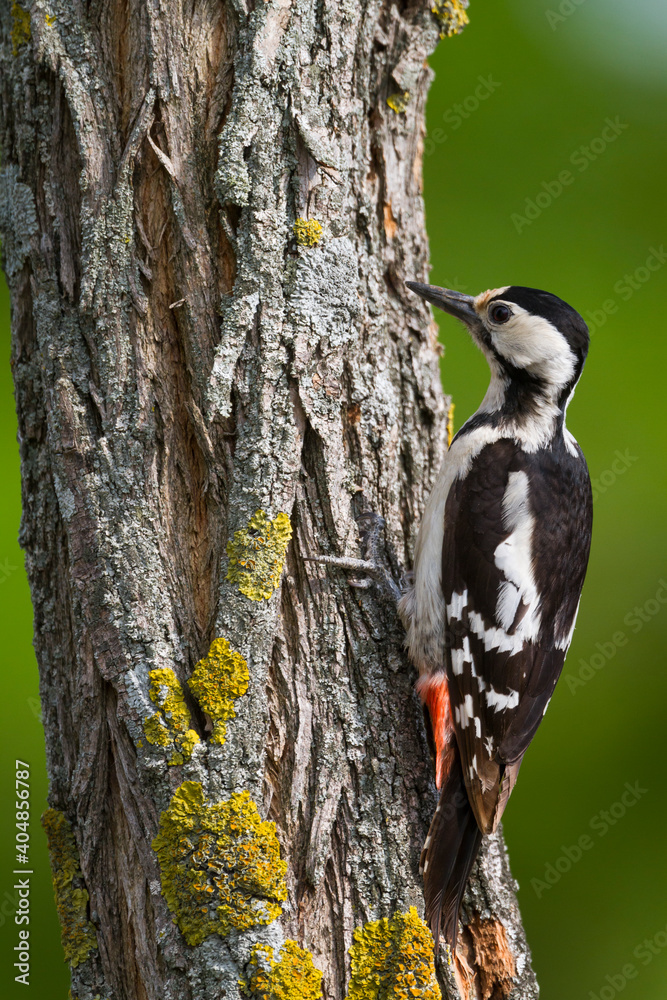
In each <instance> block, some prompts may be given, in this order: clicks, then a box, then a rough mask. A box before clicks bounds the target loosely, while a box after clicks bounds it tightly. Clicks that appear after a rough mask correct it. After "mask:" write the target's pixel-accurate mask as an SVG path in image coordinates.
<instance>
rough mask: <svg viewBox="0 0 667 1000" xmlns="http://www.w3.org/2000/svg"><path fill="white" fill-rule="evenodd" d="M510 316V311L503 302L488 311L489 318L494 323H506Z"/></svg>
mask: <svg viewBox="0 0 667 1000" xmlns="http://www.w3.org/2000/svg"><path fill="white" fill-rule="evenodd" d="M511 315H512V310H511V309H510V307H509V306H506V305H505V303H504V302H497V303H496V304H495V305H493V306H491V308H490V309H489V316H490V317H491V319H492V320H493V322H494V323H506V322H507V320H508V319H509V318H510V316H511Z"/></svg>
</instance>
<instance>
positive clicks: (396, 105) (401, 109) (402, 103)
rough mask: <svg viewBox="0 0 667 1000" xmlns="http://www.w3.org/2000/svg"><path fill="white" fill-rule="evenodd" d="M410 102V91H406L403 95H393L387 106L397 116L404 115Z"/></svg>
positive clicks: (388, 99)
mask: <svg viewBox="0 0 667 1000" xmlns="http://www.w3.org/2000/svg"><path fill="white" fill-rule="evenodd" d="M409 102H410V91H409V90H404V91H403V92H402V93H397V94H392V95H391V97H388V98H387V104H388V105H389V107H390V108H391V110H392V111H395V112H396V114H397V115H402V114H404V113H405V110H406V108H407V106H408V104H409Z"/></svg>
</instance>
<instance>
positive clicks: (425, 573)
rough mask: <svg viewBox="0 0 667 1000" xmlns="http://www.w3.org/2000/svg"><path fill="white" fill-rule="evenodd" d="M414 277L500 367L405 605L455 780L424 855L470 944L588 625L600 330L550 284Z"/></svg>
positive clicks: (431, 913) (448, 924)
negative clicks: (559, 690)
mask: <svg viewBox="0 0 667 1000" xmlns="http://www.w3.org/2000/svg"><path fill="white" fill-rule="evenodd" d="M408 284H409V287H410V288H411V289H412V290H413V291H415V292H417V294H419V295H421V296H422V297H423V298H425V299H426V300H427V301H429V302H431V303H433V304H434V305H437V306H439V307H440V308H441V309H444V310H445V311H446V312H448V313H451V314H453V315H454V316H456V317H457V318H459V319H461V320H462V321H463V322H464V323H465V324H466V325H467V327H468V329H469V331H470V333H471V335H472V337H473V339H474V340H475V342H476V343H477V344H478V346H479V347H480V348H481V349H482V351H483V352H484V354H485V356H486V358H487V360H488V363H489V366H490V368H491V382H490V385H489V389H488V391H487V393H486V396H485V397H484V400H483V402H482V404H481V406H480V408H479V410H478V411H477V413H475V415H474V416H473V417H471V419H470V420H468V422H467V423H466V424H465V425H464V426H463V427H462V428H461V430H460V431H459V433H458V434H457V435H456V437H455V438H454V440H453V442H452V445H451V447H450V449H449V451H448V452H447V455H446V457H445V461H444V463H443V466H442V469H441V472H440V474H439V477H438V479H437V482H436V484H435V487H434V489H433V492H432V494H431V496H430V498H429V501H428V504H427V507H426V510H425V513H424V518H423V521H422V524H421V528H420V532H419V538H418V542H417V546H416V552H415V567H414V569H415V573H414V586H413V587H412V588H411V590H410V592H409V593H408V594H406V595H405V596H404V597H403V599H402V601H401V606H400V610H401V615H402V617H403V620H404V622H405V625H406V629H407V646H408V650H409V652H410V655H411V658H412V659H413V661H414V662H415V664H416V665H417V667H418V668H419V673H420V679H419V682H418V685H417V687H418V690H419V692H420V694H421V696H422V699H423V701H424V704H425V707H426V708H427V709H428V716H427V718H428V721H429V723H430V729H431V735H432V737H433V745H434V751H435V757H436V782H437V785H438V787H439V788H440V791H441V795H440V802H439V805H438V809H437V811H436V814H435V816H434V818H433V822H432V824H431V829H430V831H429V835H428V838H427V840H426V844H425V847H424V852H423V855H422V866H423V872H424V896H425V902H426V915H427V920H428V921H429V922H430V924H431V928H432V930H433V934H434V937H435V939H436V942H437V939H438V937H439V934H440V931H441V929H442V930H443V932H444V935H445V937H446V939H447V941H448V942H449V943H450V945H452V947H453V948H455V946H456V936H457V926H458V913H459V907H460V903H461V898H462V895H463V890H464V888H465V883H466V881H467V878H468V875H469V873H470V869H471V867H472V865H473V863H474V860H475V857H476V855H477V852H478V850H479V846H480V844H481V838H482V835H483V834H488V833H491V832H492V831H493V830H495V829H496V827H497V825H498V822H499V820H500V818H501V816H502V813H503V810H504V809H505V806H506V804H507V800H508V798H509V795H510V793H511V791H512V788H513V787H514V784H515V782H516V779H517V775H518V771H519V768H520V766H521V761H522V759H523V755H524V753H525V752H526V749H527V747H528V745H529V743H530V741H531V740H532V738H533V736H534V735H535V732H536V730H537V727H538V726H539V724H540V722H541V720H542V718H543V716H544V713H545V712H546V709H547V706H548V704H549V700H550V698H551V696H552V694H553V691H554V688H555V686H556V682H557V680H558V677H559V676H560V673H561V670H562V666H563V661H564V659H565V654H566V652H567V649H568V646H569V644H570V641H571V638H572V633H573V630H574V623H575V619H576V615H577V609H578V605H579V597H580V594H581V588H582V585H583V582H584V576H585V573H586V566H587V563H588V554H589V549H590V539H591V524H592V498H591V487H590V480H589V476H588V469H587V467H586V462H585V459H584V457H583V454H582V452H581V450H580V448H579V446H578V445H577V443H576V441H575V440H574V438H573V437H572V435H571V434H570V433H569V431H568V430H567V429H566V427H565V411H566V409H567V405H568V403H569V401H570V399H571V398H572V394H573V392H574V387H575V385H576V383H577V381H578V379H579V376H580V375H581V371H582V368H583V365H584V361H585V358H586V354H587V350H588V339H589V338H588V329H587V327H586V324H585V323H584V321H583V320H582V318H581V317H580V316H579V314H578V313H577V312H575V310H574V309H572V308H571V307H570V306H569V305H567V303H565V302H563V301H562V300H561V299H559V298H558V297H557V296H555V295H551V294H549V293H548V292H542V291H538V290H536V289H531V288H524V287H519V286H512V287H505V288H498V289H493V290H491V291H488V292H484V293H483V294H482V295H479V296H477V297H476V298H472V297H470V296H466V295H461V294H459V293H457V292H451V291H448V290H446V289H441V288H436V287H433V286H429V285H421V284H417V283H415V282H409V283H408Z"/></svg>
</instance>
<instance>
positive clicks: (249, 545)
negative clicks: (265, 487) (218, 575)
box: [227, 510, 292, 601]
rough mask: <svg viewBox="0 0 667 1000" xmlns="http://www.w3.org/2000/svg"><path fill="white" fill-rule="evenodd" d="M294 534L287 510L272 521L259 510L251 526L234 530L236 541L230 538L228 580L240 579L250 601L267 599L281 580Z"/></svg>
mask: <svg viewBox="0 0 667 1000" xmlns="http://www.w3.org/2000/svg"><path fill="white" fill-rule="evenodd" d="M291 537H292V525H291V524H290V519H289V517H288V516H287V514H283V513H280V514H278V515H277V516H276V517H275V518H274V519H273V521H270V520H269V518H268V517H267V515H266V514H265V513H264V511H263V510H258V511H257V512H256V513H255V514H253V516H252V517H251V518H250V522H249V523H248V527H247V528H245V529H244V530H243V531H235V532H234V539H233V541H232V540H230V541H229V542H227V556H228V557H229V568H228V570H227V579H228V580H229V582H230V583H237V584H238V588H239V590H240V591H241V593H242V594H244V595H245V596H246V597H249V598H250V600H251V601H262V600H268V599H269V597H271V594H272V593H273V591H274V590H275V589H276V587H277V586H278V584H279V582H280V574H281V573H282V569H283V563H284V561H285V552H286V551H287V545H288V543H289V540H290V538H291Z"/></svg>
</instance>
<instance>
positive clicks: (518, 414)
mask: <svg viewBox="0 0 667 1000" xmlns="http://www.w3.org/2000/svg"><path fill="white" fill-rule="evenodd" d="M570 398H571V392H569V391H568V392H567V393H565V392H564V390H563V389H562V388H559V387H553V386H550V385H548V384H546V383H544V382H543V381H541V380H539V379H535V378H531V377H530V376H529V375H528V374H527V373H526V372H518V373H517V374H507V373H506V372H503V371H495V370H493V369H492V372H491V381H490V383H489V388H488V389H487V391H486V395H485V396H484V399H483V400H482V402H481V404H480V406H479V409H478V410H477V412H476V413H475V415H474V416H473V417H472V418H471V421H470V422H474V423H475V424H476V425H480V424H482V423H487V424H491V425H492V426H494V427H497V428H498V429H499V430H501V432H502V433H506V434H508V435H511V436H513V437H517V438H519V439H521V440H522V441H523V442H524V444H525V446H526V447H528V448H529V449H530V450H537V448H543V447H547V446H548V445H549V443H550V442H551V441H553V439H554V437H555V436H556V435H562V434H563V433H564V429H565V411H566V409H567V404H568V402H569V400H570Z"/></svg>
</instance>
